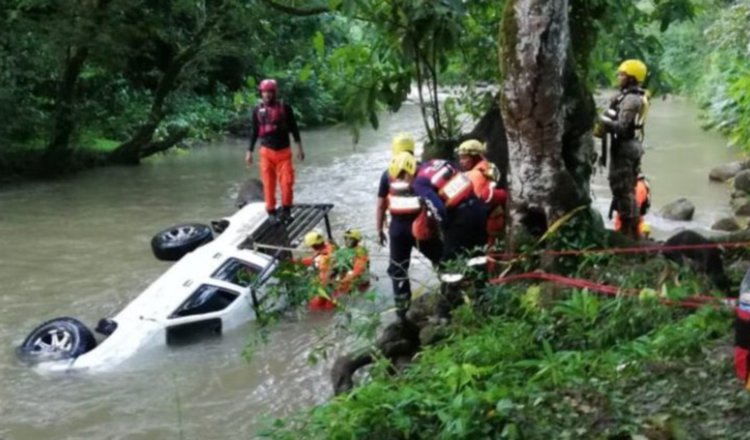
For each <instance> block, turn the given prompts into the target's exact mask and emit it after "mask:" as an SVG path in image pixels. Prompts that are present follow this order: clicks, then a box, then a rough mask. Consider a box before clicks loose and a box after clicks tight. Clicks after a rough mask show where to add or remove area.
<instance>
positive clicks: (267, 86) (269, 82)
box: [258, 78, 278, 93]
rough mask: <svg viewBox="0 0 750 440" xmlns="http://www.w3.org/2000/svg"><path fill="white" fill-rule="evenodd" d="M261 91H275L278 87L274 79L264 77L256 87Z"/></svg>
mask: <svg viewBox="0 0 750 440" xmlns="http://www.w3.org/2000/svg"><path fill="white" fill-rule="evenodd" d="M258 88H259V89H260V91H261V92H274V93H276V90H277V89H278V86H277V85H276V80H275V79H271V78H268V79H264V80H263V81H261V82H260V86H259V87H258Z"/></svg>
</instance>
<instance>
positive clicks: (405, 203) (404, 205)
mask: <svg viewBox="0 0 750 440" xmlns="http://www.w3.org/2000/svg"><path fill="white" fill-rule="evenodd" d="M421 209H422V203H421V202H420V200H419V196H417V195H416V194H414V192H412V190H411V186H410V185H409V183H407V182H404V181H403V180H397V179H391V178H390V177H389V183H388V212H390V213H391V215H410V214H419V211H420V210H421Z"/></svg>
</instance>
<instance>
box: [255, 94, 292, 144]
mask: <svg viewBox="0 0 750 440" xmlns="http://www.w3.org/2000/svg"><path fill="white" fill-rule="evenodd" d="M284 107H285V105H284V102H283V101H274V102H273V103H271V104H266V103H261V104H260V105H259V106H258V110H257V111H258V136H259V137H260V138H261V139H262V138H264V137H266V136H268V135H271V134H273V133H275V132H276V131H277V130H286V110H285V109H284Z"/></svg>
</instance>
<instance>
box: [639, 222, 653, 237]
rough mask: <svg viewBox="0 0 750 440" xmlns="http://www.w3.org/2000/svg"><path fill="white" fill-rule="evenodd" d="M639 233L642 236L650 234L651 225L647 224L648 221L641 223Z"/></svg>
mask: <svg viewBox="0 0 750 440" xmlns="http://www.w3.org/2000/svg"><path fill="white" fill-rule="evenodd" d="M641 234H642V235H643V236H644V237H648V236H649V235H651V225H649V224H648V222H643V223H641Z"/></svg>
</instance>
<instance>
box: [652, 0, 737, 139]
mask: <svg viewBox="0 0 750 440" xmlns="http://www.w3.org/2000/svg"><path fill="white" fill-rule="evenodd" d="M700 4H701V6H702V8H701V12H700V14H699V17H698V19H697V20H696V21H695V22H694V23H685V24H681V25H679V26H675V27H674V29H671V30H670V31H669V32H667V33H666V35H665V42H664V46H665V48H666V50H665V54H664V58H663V65H664V68H665V69H666V70H667V71H668V72H669V75H670V77H671V78H672V79H673V81H672V82H673V84H674V86H675V89H676V91H677V92H679V93H681V94H685V95H688V96H692V97H694V98H695V99H696V100H697V101H698V103H699V105H700V107H701V109H702V110H703V118H704V121H705V124H704V125H705V127H706V128H713V129H716V130H718V131H719V132H721V133H723V134H725V135H727V137H728V138H729V142H730V144H732V145H735V146H737V147H739V148H741V149H742V150H744V151H746V152H747V151H750V62H749V61H748V59H750V2H748V1H747V0H737V1H726V0H724V1H722V0H711V1H709V0H706V1H702V2H700Z"/></svg>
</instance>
